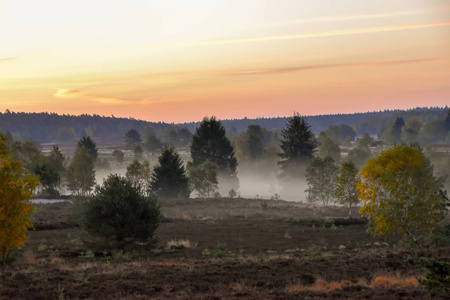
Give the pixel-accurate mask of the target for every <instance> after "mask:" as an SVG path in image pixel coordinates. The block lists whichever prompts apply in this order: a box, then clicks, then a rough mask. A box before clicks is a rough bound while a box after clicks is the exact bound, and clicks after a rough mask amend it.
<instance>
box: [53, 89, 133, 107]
mask: <svg viewBox="0 0 450 300" xmlns="http://www.w3.org/2000/svg"><path fill="white" fill-rule="evenodd" d="M54 96H55V97H56V98H60V99H77V98H85V99H88V100H91V101H95V102H98V103H102V104H122V103H126V102H127V101H126V100H125V99H122V98H115V97H104V96H99V95H92V94H86V93H83V92H81V91H79V90H69V89H57V90H56V93H55V94H54Z"/></svg>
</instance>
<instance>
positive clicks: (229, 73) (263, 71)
mask: <svg viewBox="0 0 450 300" xmlns="http://www.w3.org/2000/svg"><path fill="white" fill-rule="evenodd" d="M436 60H439V58H421V59H407V60H391V61H378V62H367V63H343V64H318V65H306V66H295V67H281V68H265V69H248V70H236V71H226V72H221V73H219V75H224V76H249V75H266V74H280V73H288V72H301V71H310V70H317V69H331V68H353V67H382V66H392V65H402V64H414V63H423V62H430V61H436Z"/></svg>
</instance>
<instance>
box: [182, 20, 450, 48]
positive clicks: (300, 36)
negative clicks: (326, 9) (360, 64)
mask: <svg viewBox="0 0 450 300" xmlns="http://www.w3.org/2000/svg"><path fill="white" fill-rule="evenodd" d="M449 25H450V22H437V23H426V24H412V25H397V26H383V27H368V28H357V29H344V30H333V31H323V32H315V33H305V34H292V35H277V36H265V37H254V38H239V39H228V40H209V41H193V42H182V43H178V45H180V46H209V45H222V44H237V43H254V42H267V41H279V40H295V39H308V38H320V37H332V36H345V35H354V34H364V33H376V32H388V31H400V30H411V29H420V28H430V27H439V26H449Z"/></svg>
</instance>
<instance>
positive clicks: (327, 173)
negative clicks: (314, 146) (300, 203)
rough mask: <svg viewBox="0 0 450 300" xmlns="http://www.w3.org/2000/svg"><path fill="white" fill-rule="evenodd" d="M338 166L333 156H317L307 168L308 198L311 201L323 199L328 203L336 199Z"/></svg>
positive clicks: (323, 202) (325, 203)
mask: <svg viewBox="0 0 450 300" xmlns="http://www.w3.org/2000/svg"><path fill="white" fill-rule="evenodd" d="M338 171H339V169H338V167H337V166H336V165H335V164H334V160H333V159H332V158H331V157H325V158H321V157H315V158H314V159H313V160H312V161H311V163H310V164H309V166H308V168H306V181H307V182H308V189H307V190H306V191H305V192H307V193H308V196H306V200H307V201H308V202H309V203H316V202H319V201H322V204H323V205H328V204H330V203H331V202H333V201H334V198H335V191H336V175H337V174H338Z"/></svg>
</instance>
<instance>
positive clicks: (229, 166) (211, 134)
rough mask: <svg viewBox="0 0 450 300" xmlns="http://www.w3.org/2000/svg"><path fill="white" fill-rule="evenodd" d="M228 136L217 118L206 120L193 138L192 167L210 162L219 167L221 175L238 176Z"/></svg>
mask: <svg viewBox="0 0 450 300" xmlns="http://www.w3.org/2000/svg"><path fill="white" fill-rule="evenodd" d="M226 134H227V133H226V130H225V128H224V127H223V126H222V124H221V123H220V121H217V120H216V118H215V117H211V118H210V119H208V118H204V119H203V121H202V122H201V123H200V126H199V127H198V128H197V130H196V131H195V134H194V135H193V136H192V143H191V157H192V165H193V166H194V167H196V166H199V165H201V164H203V163H204V162H205V161H207V160H209V161H211V162H213V163H215V164H216V165H217V167H218V172H219V174H220V173H222V174H226V175H229V176H236V167H237V160H236V158H235V157H234V150H233V147H232V146H231V143H230V140H229V139H228V138H227V135H226Z"/></svg>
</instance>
